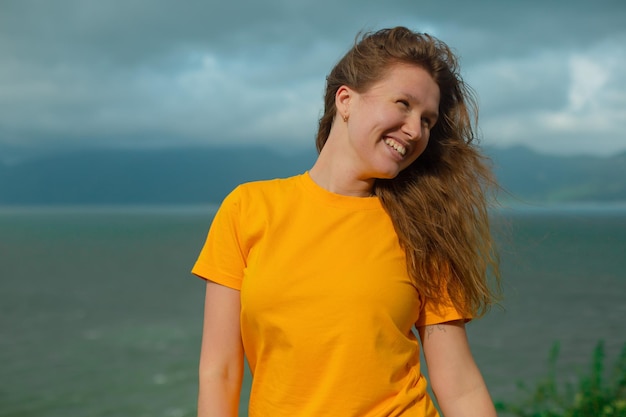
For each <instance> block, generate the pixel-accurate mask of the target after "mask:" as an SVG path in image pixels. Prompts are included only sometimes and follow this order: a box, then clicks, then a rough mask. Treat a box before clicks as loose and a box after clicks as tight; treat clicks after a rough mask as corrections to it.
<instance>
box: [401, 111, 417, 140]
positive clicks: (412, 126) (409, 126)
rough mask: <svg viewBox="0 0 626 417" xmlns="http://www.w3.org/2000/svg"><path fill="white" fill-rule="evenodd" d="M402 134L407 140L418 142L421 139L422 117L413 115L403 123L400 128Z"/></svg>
mask: <svg viewBox="0 0 626 417" xmlns="http://www.w3.org/2000/svg"><path fill="white" fill-rule="evenodd" d="M402 132H404V133H405V134H406V135H407V136H408V139H409V140H419V139H421V137H422V116H421V115H419V114H417V115H415V114H413V115H411V116H409V117H407V119H406V120H405V122H404V126H402Z"/></svg>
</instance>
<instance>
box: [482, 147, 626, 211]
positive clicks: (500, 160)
mask: <svg viewBox="0 0 626 417" xmlns="http://www.w3.org/2000/svg"><path fill="white" fill-rule="evenodd" d="M486 153H487V154H488V155H490V156H491V158H492V160H493V163H494V170H495V173H496V175H497V177H498V180H499V181H500V183H501V184H502V186H503V187H504V188H505V189H506V190H507V191H508V192H510V193H511V194H512V195H513V196H514V197H517V198H521V199H523V200H526V201H540V202H626V152H623V153H621V154H618V155H614V156H610V157H597V156H589V155H579V156H554V155H545V154H540V153H537V152H534V151H532V150H530V149H528V148H525V147H521V146H516V147H510V148H506V149H499V148H487V149H486Z"/></svg>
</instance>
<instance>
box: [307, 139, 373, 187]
mask: <svg viewBox="0 0 626 417" xmlns="http://www.w3.org/2000/svg"><path fill="white" fill-rule="evenodd" d="M341 155H342V153H341V152H340V151H339V150H336V149H334V146H333V143H332V142H327V143H326V145H324V148H322V151H321V152H320V154H319V157H318V158H317V161H316V162H315V164H314V165H313V167H312V168H311V170H310V171H309V174H310V176H311V179H312V180H313V181H314V182H315V183H316V184H317V185H319V186H320V187H322V188H324V189H325V190H328V191H330V192H331V193H335V194H341V195H346V196H353V197H370V196H371V195H372V190H373V188H374V179H373V178H361V177H359V175H358V174H357V171H356V170H355V169H354V168H353V167H351V166H350V165H347V164H346V161H345V160H344V158H342V157H341Z"/></svg>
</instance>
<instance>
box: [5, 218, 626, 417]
mask: <svg viewBox="0 0 626 417" xmlns="http://www.w3.org/2000/svg"><path fill="white" fill-rule="evenodd" d="M213 209H214V208H212V207H204V208H193V209H185V208H182V209H167V210H165V209H158V210H155V209H141V208H138V209H104V208H103V209H86V210H80V209H37V210H24V209H0V416H21V417H27V416H28V417H31V416H32V417H35V416H36V417H42V416H46V417H47V416H50V417H57V416H58V417H60V416H63V417H72V416H80V417H84V416H90V417H91V416H94V417H95V416H107V417H108V416H120V417H122V416H123V417H129V416H133V417H135V416H151V417H161V416H162V417H177V416H178V417H182V416H193V415H194V414H195V402H196V390H197V382H196V379H197V365H198V352H199V345H200V337H201V320H202V307H203V306H202V303H203V291H204V285H203V282H202V281H201V280H199V279H197V278H195V277H193V276H191V275H190V274H189V269H190V267H191V265H192V264H193V262H194V260H195V257H196V255H197V253H198V251H199V250H200V247H201V245H202V243H203V241H204V238H205V235H206V231H207V229H208V227H209V225H210V222H211V218H212V213H213ZM497 219H498V221H497V222H496V223H498V224H500V223H503V222H504V223H505V224H506V227H504V232H502V233H501V236H502V237H501V239H500V240H501V241H502V262H503V273H504V291H505V299H504V302H503V306H504V308H505V311H501V310H499V309H494V310H493V311H492V312H491V313H490V314H489V315H488V316H487V317H486V318H484V319H481V320H478V321H475V322H473V323H471V324H470V325H469V328H468V329H469V334H470V339H471V343H472V347H473V350H474V354H475V356H476V358H477V361H478V362H479V365H480V367H481V368H482V370H483V374H484V376H485V379H486V381H487V383H488V385H489V386H490V390H491V392H492V395H493V397H494V398H495V399H509V398H512V397H514V396H515V395H516V393H517V391H516V382H517V381H518V380H526V381H532V380H533V379H535V378H537V377H539V376H542V375H543V374H544V371H545V365H546V361H547V355H548V351H549V349H550V347H551V346H552V344H553V343H554V342H555V341H560V342H561V359H560V362H559V363H560V367H561V369H562V370H563V372H565V373H566V374H571V375H572V376H575V375H576V374H577V372H581V371H583V370H584V369H585V367H586V365H587V363H588V361H589V358H590V356H591V351H592V349H593V347H594V346H595V344H596V342H597V341H598V340H599V339H604V340H605V341H606V348H607V352H608V359H609V361H610V360H611V359H612V358H614V357H615V355H616V353H617V352H618V350H619V348H620V347H621V345H622V344H623V343H625V342H626V331H625V330H626V325H625V324H624V322H625V319H626V272H625V271H626V210H625V209H623V208H618V209H614V210H605V209H597V210H587V209H584V208H583V209H581V208H578V209H570V210H557V209H555V210H532V211H529V210H522V211H520V210H518V211H514V210H510V211H507V212H504V214H503V215H498V216H497ZM242 415H245V407H244V409H243V410H242Z"/></svg>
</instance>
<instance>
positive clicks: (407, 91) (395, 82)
mask: <svg viewBox="0 0 626 417" xmlns="http://www.w3.org/2000/svg"><path fill="white" fill-rule="evenodd" d="M366 94H374V95H377V94H398V95H405V96H410V97H413V98H415V99H417V100H419V101H422V102H431V103H429V104H434V105H435V106H438V105H439V98H440V96H439V95H440V91H439V86H438V85H437V83H436V82H435V80H434V79H433V77H432V76H431V75H430V74H429V73H428V71H426V70H425V69H424V68H422V67H420V66H417V65H411V64H393V65H391V66H390V67H389V68H388V69H387V70H386V71H385V73H384V75H383V77H382V78H381V79H380V80H379V81H377V82H375V83H374V84H372V85H371V86H370V88H369V89H367V91H366ZM433 101H434V102H435V103H432V102H433Z"/></svg>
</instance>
